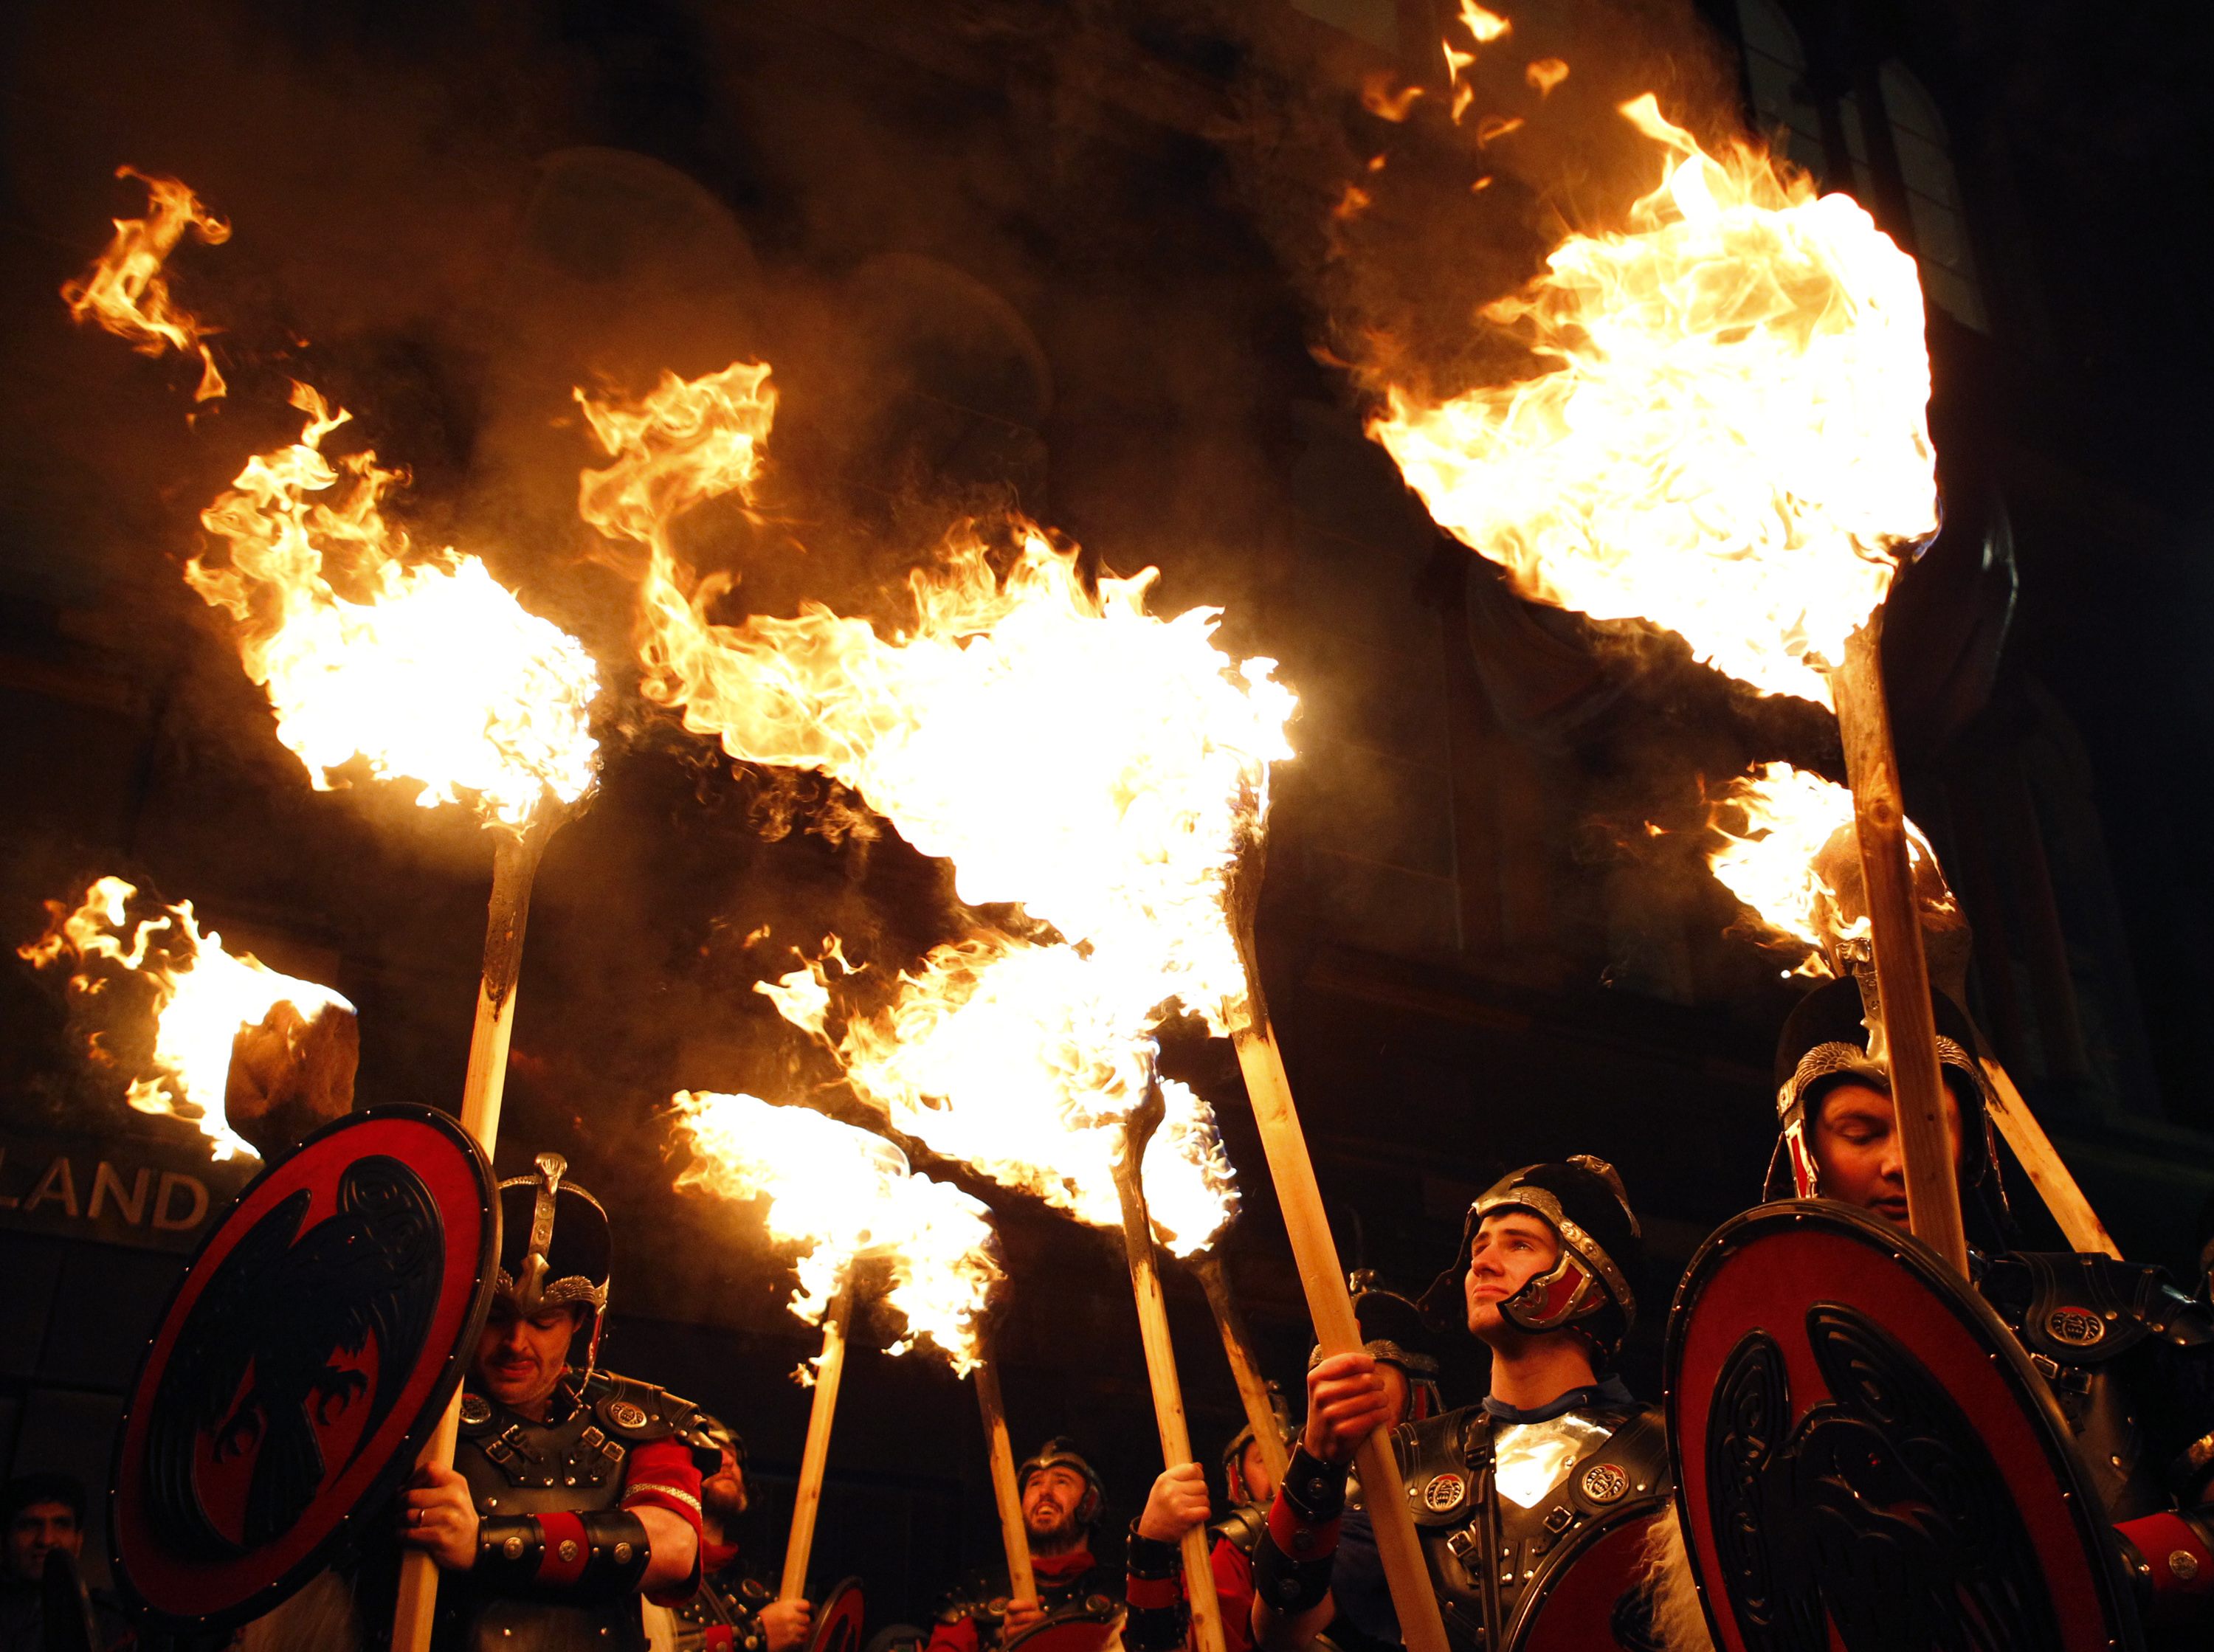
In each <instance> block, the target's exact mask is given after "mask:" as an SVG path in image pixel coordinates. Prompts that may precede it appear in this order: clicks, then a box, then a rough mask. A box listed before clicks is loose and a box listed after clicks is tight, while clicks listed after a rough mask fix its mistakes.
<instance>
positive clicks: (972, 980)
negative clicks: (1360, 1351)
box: [758, 930, 1238, 1256]
mask: <svg viewBox="0 0 2214 1652" xmlns="http://www.w3.org/2000/svg"><path fill="white" fill-rule="evenodd" d="M828 983H829V973H828V972H827V970H826V969H825V968H824V967H823V966H822V965H821V964H812V965H808V966H804V967H802V968H800V969H797V970H794V971H793V972H792V973H790V974H789V975H786V976H785V977H784V978H782V979H780V980H778V981H774V982H763V983H761V985H760V987H759V989H758V990H759V991H761V992H762V993H763V994H764V995H766V996H767V997H768V998H769V999H770V1000H771V1002H773V1003H775V1005H776V1007H777V1009H778V1010H779V1012H780V1013H781V1014H782V1015H784V1017H785V1018H786V1020H787V1021H791V1022H792V1024H793V1025H795V1026H798V1027H804V1028H805V1029H806V1030H808V1031H809V1032H810V1033H815V1034H816V1035H817V1036H818V1037H820V1038H822V1039H823V1042H824V1043H825V1044H826V1045H829V1047H830V1048H831V1049H832V1051H833V1052H835V1054H836V1055H837V1057H838V1058H839V1061H840V1063H841V1065H842V1066H843V1067H844V1069H845V1072H846V1077H847V1082H849V1083H850V1084H852V1086H853V1090H854V1093H855V1094H858V1095H859V1096H860V1097H861V1098H862V1099H863V1100H865V1101H867V1102H868V1103H869V1104H870V1105H871V1106H873V1107H876V1108H877V1109H878V1110H879V1111H880V1112H882V1113H883V1114H884V1119H885V1122H886V1123H888V1124H889V1125H890V1126H891V1127H892V1128H893V1129H895V1130H896V1131H900V1132H901V1133H902V1135H906V1136H911V1137H914V1138H915V1139H916V1140H917V1141H920V1142H924V1143H927V1144H928V1145H929V1147H930V1149H931V1150H932V1151H933V1152H934V1153H938V1154H941V1155H944V1156H945V1157H946V1158H949V1159H958V1160H960V1161H962V1162H963V1163H964V1164H968V1165H970V1166H972V1167H975V1168H976V1169H977V1170H978V1171H981V1172H982V1173H983V1174H985V1175H988V1176H989V1177H991V1178H992V1179H993V1180H994V1181H997V1182H1000V1183H1001V1184H1003V1185H1005V1186H1010V1187H1017V1188H1020V1189H1022V1190H1023V1191H1024V1192H1029V1193H1032V1194H1035V1195H1036V1196H1037V1197H1038V1198H1043V1199H1044V1200H1045V1201H1046V1202H1047V1203H1048V1204H1051V1205H1053V1206H1055V1208H1056V1209H1059V1210H1067V1211H1068V1212H1069V1213H1070V1214H1071V1215H1073V1216H1075V1217H1076V1218H1077V1219H1078V1220H1079V1221H1081V1222H1090V1223H1092V1225H1093V1226H1095V1227H1101V1228H1116V1227H1119V1226H1120V1225H1121V1223H1122V1204H1121V1201H1120V1198H1119V1196H1118V1195H1117V1193H1116V1188H1115V1180H1114V1171H1115V1161H1116V1155H1117V1153H1118V1151H1119V1149H1120V1147H1121V1143H1122V1119H1123V1117H1124V1115H1125V1114H1126V1113H1128V1109H1129V1107H1130V1106H1131V1105H1132V1098H1134V1097H1137V1096H1141V1095H1142V1094H1143V1093H1144V1090H1145V1086H1146V1083H1147V1078H1148V1076H1149V1069H1150V1064H1151V1061H1152V1058H1153V1043H1152V1039H1151V1038H1150V1029H1151V1027H1152V1024H1153V1017H1152V1016H1151V1015H1148V1014H1147V1013H1146V1012H1145V1011H1143V1010H1142V1009H1141V1010H1138V1011H1135V1012H1134V1011H1133V1010H1132V1009H1130V1007H1129V1003H1128V1000H1117V999H1116V997H1115V996H1114V981H1113V979H1112V977H1111V974H1110V972H1106V971H1104V970H1102V969H1100V968H1099V967H1098V965H1097V961H1096V956H1095V957H1086V955H1085V954H1082V953H1080V952H1079V951H1078V950H1077V949H1076V948H1073V947H1070V946H1066V945H1061V944H1039V943H1036V942H1027V941H1022V940H1018V939H1015V938H1013V937H1012V936H1005V935H1001V934H999V933H996V932H994V931H990V930H980V931H979V932H978V933H977V934H976V935H975V936H971V937H969V939H968V940H966V941H963V942H956V943H953V944H951V945H947V946H943V947H939V948H936V949H935V950H933V952H932V953H931V954H930V955H929V956H928V957H927V958H926V959H925V960H923V963H922V967H921V968H920V970H919V971H918V972H915V973H914V974H909V975H902V977H901V978H900V980H899V987H898V991H897V994H896V997H895V998H894V1000H893V1002H892V1003H891V1004H890V1007H889V1008H887V1009H884V1010H882V1011H880V1012H878V1014H876V1015H858V1014H857V1015H849V1016H847V1018H846V1020H845V1023H844V1025H843V1027H842V1028H841V1030H840V1031H839V1033H838V1034H837V1036H836V1037H835V1039H834V1038H833V1037H832V1036H831V1034H830V1032H829V1027H828V1022H829V1018H830V1015H831V999H830V993H829V984H828ZM1161 1099H1162V1101H1163V1104H1164V1106H1165V1110H1166V1111H1165V1117H1164V1118H1163V1119H1162V1121H1161V1124H1160V1126H1159V1129H1157V1130H1156V1131H1154V1133H1153V1139H1152V1140H1151V1141H1150V1142H1148V1143H1147V1145H1146V1155H1145V1158H1144V1161H1143V1162H1142V1164H1141V1172H1140V1175H1141V1181H1142V1183H1143V1186H1144V1187H1145V1191H1146V1204H1147V1210H1148V1213H1149V1214H1150V1215H1151V1216H1152V1218H1153V1230H1154V1234H1155V1237H1157V1238H1158V1239H1159V1240H1160V1241H1161V1242H1162V1243H1163V1244H1164V1245H1165V1246H1167V1247H1168V1248H1169V1249H1170V1251H1171V1253H1174V1254H1176V1255H1177V1256H1189V1255H1191V1254H1193V1253H1196V1252H1197V1251H1201V1250H1203V1249H1205V1248H1206V1247H1208V1245H1209V1244H1211V1243H1212V1242H1213V1241H1214V1238H1215V1236H1216V1235H1217V1234H1219V1233H1220V1231H1221V1230H1222V1228H1223V1227H1224V1225H1225V1224H1226V1223H1227V1222H1229V1220H1230V1218H1231V1216H1232V1215H1234V1214H1235V1212H1236V1210H1237V1204H1238V1191H1237V1185H1236V1180H1235V1178H1234V1176H1233V1175H1232V1171H1231V1168H1230V1161H1229V1157H1228V1155H1227V1154H1226V1153H1225V1151H1224V1150H1223V1147H1222V1139H1221V1136H1220V1132H1219V1131H1218V1129H1217V1127H1216V1125H1215V1119H1214V1109H1213V1108H1212V1107H1210V1106H1208V1104H1207V1103H1206V1102H1205V1101H1203V1100H1201V1099H1200V1098H1199V1097H1198V1096H1197V1095H1196V1094H1193V1093H1192V1091H1191V1090H1190V1089H1189V1088H1187V1087H1185V1086H1184V1085H1183V1084H1180V1083H1178V1082H1176V1081H1175V1080H1173V1079H1165V1080H1163V1081H1162V1082H1161Z"/></svg>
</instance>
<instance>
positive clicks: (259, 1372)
mask: <svg viewBox="0 0 2214 1652" xmlns="http://www.w3.org/2000/svg"><path fill="white" fill-rule="evenodd" d="M311 1202H312V1195H311V1194H310V1193H309V1191H308V1190H307V1189H305V1188H303V1189H301V1190H299V1191H298V1192H294V1193H292V1194H291V1195H289V1196H288V1197H286V1198H284V1199H282V1200H280V1201H278V1204H275V1205H274V1206H272V1208H271V1210H269V1212H268V1214H267V1215H266V1216H263V1217H262V1218H261V1219H260V1221H258V1222H255V1223H254V1226H253V1228H251V1229H250V1230H249V1231H248V1233H247V1234H246V1235H245V1237H243V1238H242V1239H241V1240H240V1241H239V1242H238V1244H237V1245H236V1246H235V1247H234V1248H233V1249H232V1251H231V1253H230V1254H229V1256H227V1257H225V1258H224V1259H223V1261H222V1263H221V1264H220V1265H218V1266H217V1269H216V1271H215V1274H214V1277H212V1278H211V1279H210V1280H209V1282H208V1284H207V1289H205V1291H204V1292H202V1293H201V1295H200V1298H199V1301H197V1302H196V1303H195V1304H194V1305H193V1309H192V1312H191V1314H189V1315H188V1316H187V1319H186V1320H185V1323H184V1325H183V1326H181V1327H180V1329H179V1331H178V1333H177V1337H176V1340H175V1343H174V1346H173V1349H172V1351H171V1354H170V1356H169V1360H168V1365H167V1366H166V1367H165V1368H164V1369H163V1370H162V1374H161V1379H160V1381H159V1384H158V1385H157V1386H156V1389H155V1391H154V1398H153V1403H152V1412H151V1415H150V1417H149V1418H148V1422H147V1433H146V1482H147V1483H146V1503H145V1508H146V1514H147V1517H148V1519H149V1521H150V1523H151V1525H152V1526H153V1527H154V1529H155V1530H156V1532H158V1533H161V1535H162V1539H163V1540H164V1541H165V1542H166V1543H167V1544H168V1545H169V1546H170V1547H171V1548H172V1549H173V1550H174V1551H175V1552H176V1553H177V1554H178V1555H179V1556H180V1557H182V1558H188V1559H194V1560H201V1561H208V1562H216V1561H223V1560H229V1559H234V1558H237V1557H239V1556H241V1555H244V1554H249V1553H252V1552H253V1551H255V1550H257V1549H260V1548H261V1547H262V1546H264V1545H266V1544H268V1543H270V1542H272V1541H274V1540H275V1539H278V1538H280V1537H282V1536H283V1535H284V1533H286V1532H288V1531H290V1530H291V1529H292V1527H294V1526H295V1525H296V1524H297V1523H298V1521H299V1520H300V1518H301V1517H302V1515H304V1514H305V1513H306V1512H307V1510H308V1509H309V1507H310V1506H311V1505H312V1504H313V1503H314V1502H315V1494H316V1491H317V1490H318V1488H320V1487H321V1484H322V1483H323V1480H324V1478H325V1472H326V1470H327V1467H328V1465H327V1463H326V1462H325V1460H324V1455H323V1448H322V1446H321V1442H320V1441H319V1439H318V1437H317V1436H318V1431H319V1430H320V1429H323V1428H327V1427H328V1426H329V1425H331V1424H332V1423H333V1422H334V1421H336V1420H337V1419H338V1418H339V1417H340V1416H342V1415H343V1414H344V1412H345V1411H346V1408H347V1407H348V1406H350V1405H353V1404H355V1403H356V1402H357V1401H358V1399H361V1397H362V1396H363V1395H364V1393H366V1394H367V1396H368V1399H367V1404H368V1411H367V1413H366V1415H365V1416H364V1417H363V1419H362V1422H361V1426H360V1429H359V1430H358V1432H357V1434H356V1435H355V1442H354V1447H353V1452H354V1454H358V1453H359V1452H360V1451H361V1449H362V1448H364V1446H366V1445H367V1444H368V1443H369V1442H370V1440H371V1439H373V1438H374V1437H375V1436H376V1432H377V1429H378V1428H379V1427H380V1425H382V1423H383V1422H384V1421H385V1419H386V1417H388V1416H389V1415H390V1413H391V1411H392V1408H393V1406H394V1405H395V1404H397V1403H398V1401H399V1398H400V1394H401V1390H402V1389H403V1388H404V1387H406V1386H407V1379H408V1377H409V1376H410V1375H412V1374H413V1371H414V1370H415V1369H416V1365H417V1362H419V1359H420V1358H421V1356H422V1353H423V1347H424V1344H425V1340H426V1339H427V1338H428V1337H429V1334H430V1328H431V1318H432V1315H433V1314H435V1313H436V1311H437V1304H438V1297H439V1295H440V1286H441V1281H442V1277H443V1272H444V1263H445V1237H444V1224H443V1221H442V1220H441V1218H440V1216H439V1212H438V1208H437V1204H436V1203H435V1201H434V1200H433V1199H432V1198H431V1192H430V1190H429V1188H427V1187H426V1186H424V1184H423V1180H422V1178H421V1177H419V1176H418V1175H417V1174H416V1173H415V1172H414V1171H413V1169H411V1168H410V1167H408V1166H407V1165H406V1164H405V1163H403V1162H402V1161H400V1160H398V1159H395V1158H391V1157H388V1156H386V1155H374V1156H370V1157H366V1158H363V1159H360V1160H358V1161H355V1162H354V1163H353V1164H352V1165H349V1166H348V1167H346V1171H345V1173H343V1174H342V1175H341V1177H340V1178H339V1186H338V1208H337V1210H335V1211H334V1212H333V1214H332V1215H331V1216H327V1217H326V1218H325V1219H324V1220H323V1221H321V1222H317V1223H316V1224H315V1226H314V1227H312V1228H309V1229H308V1230H307V1231H306V1232H305V1233H304V1234H303V1233H302V1232H301V1231H300V1224H301V1222H303V1220H304V1219H305V1217H306V1216H307V1212H308V1208H309V1204H310V1203H311ZM371 1338H375V1340H376V1376H375V1381H374V1387H372V1386H371V1381H370V1378H369V1377H368V1376H366V1375H364V1374H363V1373H362V1372H360V1371H358V1370H352V1369H345V1368H344V1367H342V1366H341V1365H339V1363H337V1361H338V1359H339V1356H341V1355H346V1356H358V1355H359V1354H361V1353H362V1352H363V1350H364V1349H365V1348H366V1347H367V1346H368V1344H369V1343H370V1339H371ZM204 1439H205V1441H206V1442H208V1448H209V1449H210V1450H211V1453H212V1454H213V1456H214V1457H215V1459H216V1460H217V1461H222V1460H226V1459H230V1458H235V1457H238V1456H240V1455H242V1454H248V1453H250V1454H252V1455H253V1466H252V1468H251V1470H250V1471H249V1473H248V1490H247V1496H246V1503H245V1511H244V1517H243V1520H242V1524H241V1530H240V1533H239V1535H238V1537H237V1538H235V1539H234V1538H232V1537H230V1536H229V1535H228V1534H226V1533H223V1531H221V1530H218V1529H217V1526H216V1524H215V1522H214V1521H213V1520H212V1519H211V1517H210V1515H209V1513H208V1510H207V1508H206V1506H205V1503H204V1502H203V1500H202V1497H201V1495H200V1484H199V1472H198V1458H199V1452H200V1449H201V1442H202V1441H203V1440H204ZM348 1461H349V1462H351V1461H352V1457H351V1456H350V1457H349V1458H348ZM342 1467H343V1466H342Z"/></svg>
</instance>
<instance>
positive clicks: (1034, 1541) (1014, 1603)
mask: <svg viewBox="0 0 2214 1652" xmlns="http://www.w3.org/2000/svg"><path fill="white" fill-rule="evenodd" d="M1015 1478H1016V1484H1017V1485H1018V1486H1019V1487H1020V1489H1021V1491H1022V1501H1023V1529H1024V1531H1025V1532H1027V1533H1029V1534H1030V1545H1031V1566H1032V1569H1033V1570H1035V1571H1036V1573H1037V1588H1038V1592H1037V1599H1035V1600H1016V1599H1013V1598H1012V1594H1013V1588H1012V1583H1011V1582H1010V1581H1009V1579H1008V1576H1007V1573H1006V1568H1005V1567H1004V1566H1002V1567H1000V1568H999V1569H998V1570H993V1571H988V1572H985V1573H982V1574H980V1575H979V1576H976V1577H975V1578H972V1579H971V1580H970V1581H969V1582H968V1583H967V1584H965V1585H964V1586H963V1587H962V1588H958V1589H957V1590H955V1591H954V1592H953V1593H952V1594H949V1595H948V1596H947V1597H946V1600H945V1603H944V1604H943V1605H942V1606H940V1607H939V1613H938V1622H937V1624H936V1625H935V1626H934V1627H933V1629H932V1631H931V1635H930V1642H929V1648H928V1652H997V1649H998V1648H1000V1647H1001V1646H1003V1645H1005V1644H1006V1642H1007V1641H1009V1640H1011V1639H1012V1638H1013V1637H1016V1636H1018V1635H1019V1634H1021V1633H1022V1632H1023V1631H1024V1630H1027V1629H1031V1628H1034V1627H1036V1626H1037V1625H1039V1624H1041V1623H1043V1622H1044V1621H1045V1619H1046V1618H1048V1617H1049V1615H1052V1614H1055V1613H1059V1612H1069V1611H1073V1610H1074V1609H1077V1608H1083V1609H1085V1610H1087V1611H1089V1612H1092V1613H1094V1614H1096V1615H1098V1616H1099V1617H1101V1618H1108V1617H1111V1616H1112V1614H1113V1612H1114V1611H1115V1608H1116V1606H1118V1605H1119V1604H1120V1602H1121V1600H1122V1570H1121V1569H1120V1568H1110V1567H1107V1566H1103V1565H1101V1564H1100V1563H1099V1561H1098V1558H1096V1557H1095V1556H1094V1555H1093V1553H1092V1531H1093V1528H1094V1527H1095V1526H1096V1525H1097V1524H1098V1519H1099V1508H1100V1505H1101V1503H1104V1501H1105V1499H1106V1488H1105V1487H1104V1485H1103V1484H1101V1483H1100V1479H1099V1474H1098V1471H1097V1470H1096V1469H1094V1468H1093V1467H1092V1465H1091V1463H1090V1462H1088V1461H1087V1460H1086V1459H1085V1457H1084V1454H1082V1453H1081V1452H1079V1451H1078V1450H1077V1448H1076V1447H1075V1445H1074V1444H1073V1442H1070V1441H1068V1440H1065V1439H1061V1438H1055V1439H1052V1440H1049V1441H1047V1442H1045V1444H1044V1445H1043V1446H1042V1447H1040V1448H1039V1449H1038V1452H1037V1455H1035V1456H1033V1457H1031V1459H1029V1460H1027V1461H1026V1462H1024V1464H1023V1465H1022V1466H1021V1467H1020V1468H1019V1469H1018V1470H1017V1471H1016V1476H1015Z"/></svg>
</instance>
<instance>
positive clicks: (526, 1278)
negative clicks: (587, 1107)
mask: <svg viewBox="0 0 2214 1652" xmlns="http://www.w3.org/2000/svg"><path fill="white" fill-rule="evenodd" d="M568 1172H569V1164H568V1161H567V1160H566V1159H564V1158H563V1157H562V1156H561V1155H560V1154H558V1153H541V1154H540V1155H538V1160H537V1163H536V1165H535V1167H534V1171H533V1173H532V1174H530V1175H528V1176H511V1177H510V1178H508V1180H505V1181H504V1182H502V1183H500V1185H499V1224H500V1225H499V1278H498V1286H497V1288H498V1294H499V1296H500V1299H501V1300H502V1301H507V1302H511V1303H512V1304H513V1305H514V1307H515V1310H516V1312H517V1314H523V1315H526V1316H527V1315H529V1314H535V1313H536V1312H538V1310H539V1309H541V1308H563V1307H574V1308H577V1309H578V1310H579V1314H578V1327H577V1328H578V1332H579V1333H580V1334H581V1335H583V1337H584V1362H583V1365H582V1367H581V1369H582V1372H583V1375H584V1376H585V1377H589V1376H590V1375H591V1374H592V1368H593V1367H594V1366H595V1365H596V1364H597V1363H598V1362H599V1357H600V1333H601V1332H602V1330H603V1329H605V1327H606V1324H607V1311H608V1285H609V1281H610V1276H611V1273H612V1271H613V1270H612V1267H611V1259H612V1257H613V1253H614V1245H613V1241H612V1236H611V1235H610V1234H609V1228H608V1213H607V1211H606V1210H603V1209H602V1207H601V1204H600V1202H599V1200H597V1199H596V1198H593V1197H592V1196H591V1195H590V1193H588V1192H585V1191H584V1189H583V1188H581V1187H579V1186H577V1184H576V1183H574V1182H572V1181H570V1180H566V1177H567V1175H568ZM573 1347H574V1344H573V1343H572V1348H573ZM571 1363H572V1364H575V1363H576V1360H575V1359H574V1357H573V1356H572V1359H571Z"/></svg>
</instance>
